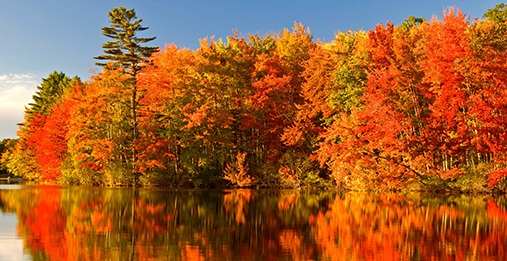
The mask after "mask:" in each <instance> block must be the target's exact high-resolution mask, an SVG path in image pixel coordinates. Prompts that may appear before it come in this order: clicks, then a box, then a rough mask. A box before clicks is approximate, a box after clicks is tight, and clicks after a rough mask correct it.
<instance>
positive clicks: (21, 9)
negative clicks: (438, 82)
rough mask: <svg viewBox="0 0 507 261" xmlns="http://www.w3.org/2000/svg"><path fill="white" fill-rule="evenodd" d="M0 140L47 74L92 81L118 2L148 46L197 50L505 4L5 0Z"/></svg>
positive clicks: (0, 30) (9, 134)
mask: <svg viewBox="0 0 507 261" xmlns="http://www.w3.org/2000/svg"><path fill="white" fill-rule="evenodd" d="M0 1H1V2H2V8H1V9H0V35H1V39H2V40H1V41H0V139H3V138H15V137H16V130H17V126H16V123H18V122H22V121H23V110H24V106H25V105H26V104H28V103H29V102H32V99H31V97H32V95H33V94H34V92H35V90H36V86H37V85H38V84H39V83H40V82H41V79H42V78H45V77H47V76H48V75H49V74H50V73H51V72H53V71H55V70H56V71H58V72H64V73H65V74H66V75H68V76H71V77H73V76H75V75H78V76H79V77H81V79H83V80H88V78H89V77H90V76H91V73H90V72H88V69H90V68H93V67H95V65H94V64H95V60H94V59H93V57H94V56H97V55H100V54H102V49H101V45H102V44H103V43H105V42H106V41H108V39H107V38H106V37H104V36H102V31H101V28H102V27H103V26H108V25H109V23H108V21H109V19H108V17H107V12H108V11H110V10H111V9H112V8H113V7H118V6H125V7H127V8H129V9H130V8H135V10H136V14H137V16H138V17H139V18H142V19H143V23H142V24H143V25H144V26H147V27H149V29H148V30H146V31H145V32H143V33H142V34H140V35H139V36H141V37H150V36H156V37H157V39H156V40H154V41H152V42H150V46H161V47H163V46H165V45H166V44H170V43H174V44H176V45H177V46H179V47H186V48H189V49H197V48H198V47H199V39H200V38H204V37H210V36H215V39H219V38H225V37H227V36H229V35H232V34H233V32H232V30H233V29H237V30H238V33H240V34H248V33H258V34H259V35H261V36H264V35H266V34H267V33H270V32H278V31H281V30H283V29H284V28H289V29H290V28H292V26H293V24H294V22H295V21H297V22H301V23H303V24H304V25H305V26H307V27H309V28H310V30H311V32H312V33H313V36H314V39H321V40H324V41H327V42H330V41H332V40H333V38H334V35H335V33H337V32H341V31H347V30H354V31H358V30H366V31H368V30H370V29H373V28H374V27H375V25H377V24H379V23H385V22H386V21H391V22H393V23H394V24H395V25H398V24H400V23H401V22H403V20H404V19H405V18H407V17H409V16H416V17H423V18H425V19H430V18H431V17H433V16H437V17H442V11H443V10H444V9H446V8H448V7H451V6H455V7H457V8H460V9H461V10H463V12H464V13H465V14H468V15H469V16H470V17H471V18H472V19H474V18H476V17H478V18H481V17H482V15H483V14H484V13H485V12H486V11H487V10H488V9H491V8H494V6H495V5H496V4H498V3H500V2H498V1H490V0H481V1H477V0H475V1H437V0H425V1H421V0H419V1H410V0H384V1H364V0H345V1H344V0H334V1H331V0H325V1H319V0H313V1H299V0H291V1H286V0H283V1H276V0H271V1H265V0H257V1H238V0H227V1H202V0H199V1H188V0H187V1H181V0H180V1H172V0H159V1H154V0H144V1H133V0H132V1H115V0H101V1H98V0H87V1H78V0H70V1H69V0H66V1H62V0H44V1H29V0H15V1H7V0H0Z"/></svg>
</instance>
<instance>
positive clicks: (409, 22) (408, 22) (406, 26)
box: [400, 16, 426, 30]
mask: <svg viewBox="0 0 507 261" xmlns="http://www.w3.org/2000/svg"><path fill="white" fill-rule="evenodd" d="M424 22H426V20H425V19H424V18H422V17H417V18H416V17H415V16H409V17H408V18H407V19H405V21H403V23H401V25H400V29H402V30H410V29H411V28H412V27H413V26H418V25H420V24H422V23H424Z"/></svg>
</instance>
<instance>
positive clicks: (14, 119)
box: [0, 73, 39, 140]
mask: <svg viewBox="0 0 507 261" xmlns="http://www.w3.org/2000/svg"><path fill="white" fill-rule="evenodd" d="M37 79H38V77H36V76H35V75H33V74H12V73H11V74H4V75H0V126H1V127H0V140H1V139H3V138H6V137H9V138H12V137H15V136H16V130H17V126H16V123H20V122H23V115H24V111H25V106H27V105H28V103H31V102H33V99H32V96H33V95H34V94H35V91H36V90H37V85H38V84H39V83H38V82H37Z"/></svg>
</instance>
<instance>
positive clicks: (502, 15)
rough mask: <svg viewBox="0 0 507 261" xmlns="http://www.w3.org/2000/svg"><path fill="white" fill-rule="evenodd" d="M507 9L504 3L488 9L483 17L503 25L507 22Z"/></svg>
mask: <svg viewBox="0 0 507 261" xmlns="http://www.w3.org/2000/svg"><path fill="white" fill-rule="evenodd" d="M505 7H506V5H505V4H504V3H501V4H498V5H495V8H493V9H488V11H487V12H486V13H485V14H484V15H483V16H482V17H483V18H486V19H488V20H491V21H494V22H496V23H500V24H503V23H505V21H506V20H507V10H506V9H505Z"/></svg>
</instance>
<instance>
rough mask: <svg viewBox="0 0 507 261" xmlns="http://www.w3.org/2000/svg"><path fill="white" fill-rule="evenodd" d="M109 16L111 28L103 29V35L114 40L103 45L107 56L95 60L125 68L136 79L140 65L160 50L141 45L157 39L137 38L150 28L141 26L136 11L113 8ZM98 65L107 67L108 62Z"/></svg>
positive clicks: (97, 57)
mask: <svg viewBox="0 0 507 261" xmlns="http://www.w3.org/2000/svg"><path fill="white" fill-rule="evenodd" d="M107 15H108V16H109V19H110V20H109V22H110V23H111V26H110V27H102V34H103V35H104V36H106V37H109V38H111V39H114V40H113V41H109V42H107V43H105V44H103V45H102V48H104V53H106V54H104V55H99V56H96V57H94V58H95V59H97V60H109V61H112V62H114V67H115V68H118V67H124V68H125V69H127V71H129V73H130V74H131V75H132V76H134V77H135V75H136V74H137V72H139V70H140V64H141V63H142V62H143V61H146V60H147V58H149V57H150V56H151V54H152V53H154V52H156V51H157V50H158V47H147V46H141V45H140V44H142V43H146V42H149V41H152V40H154V39H155V37H148V38H139V37H136V34H137V32H141V31H144V30H146V29H148V27H143V26H141V22H142V21H143V20H142V19H140V18H137V17H136V12H135V11H134V9H130V10H127V9H126V8H125V7H122V6H120V7H118V8H113V9H112V10H111V12H108V13H107ZM96 65H98V66H103V67H107V62H97V63H96Z"/></svg>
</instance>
